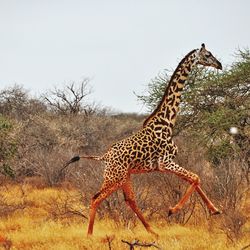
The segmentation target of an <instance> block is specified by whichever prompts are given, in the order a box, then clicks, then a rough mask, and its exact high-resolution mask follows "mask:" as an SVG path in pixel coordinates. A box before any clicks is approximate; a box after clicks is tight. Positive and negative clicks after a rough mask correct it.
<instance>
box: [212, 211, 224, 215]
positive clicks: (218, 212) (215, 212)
mask: <svg viewBox="0 0 250 250" xmlns="http://www.w3.org/2000/svg"><path fill="white" fill-rule="evenodd" d="M218 214H222V212H221V211H220V210H217V211H214V212H212V213H211V215H218Z"/></svg>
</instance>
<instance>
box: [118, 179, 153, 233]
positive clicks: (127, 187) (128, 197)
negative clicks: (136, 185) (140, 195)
mask: <svg viewBox="0 0 250 250" xmlns="http://www.w3.org/2000/svg"><path fill="white" fill-rule="evenodd" d="M122 189H123V194H124V198H125V202H126V203H127V205H128V206H129V207H130V208H131V209H132V210H133V212H134V213H135V214H136V215H137V217H138V218H139V220H140V221H141V222H142V224H143V225H144V227H145V228H146V230H147V231H148V232H149V233H152V234H154V235H155V236H156V237H158V234H157V233H155V232H154V231H153V230H152V229H151V227H150V225H149V224H148V222H146V220H145V218H144V216H143V214H142V212H141V211H140V210H139V208H138V207H137V205H136V202H135V195H134V191H133V188H132V184H131V181H130V180H129V179H128V180H127V182H126V183H125V184H124V185H123V186H122Z"/></svg>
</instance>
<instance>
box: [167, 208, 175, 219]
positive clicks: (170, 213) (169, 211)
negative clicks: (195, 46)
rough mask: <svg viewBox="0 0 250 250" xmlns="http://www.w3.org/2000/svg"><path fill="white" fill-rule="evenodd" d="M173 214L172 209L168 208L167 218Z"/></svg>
mask: <svg viewBox="0 0 250 250" xmlns="http://www.w3.org/2000/svg"><path fill="white" fill-rule="evenodd" d="M173 213H174V212H173V209H172V208H169V210H168V217H170V216H171V215H172V214H173Z"/></svg>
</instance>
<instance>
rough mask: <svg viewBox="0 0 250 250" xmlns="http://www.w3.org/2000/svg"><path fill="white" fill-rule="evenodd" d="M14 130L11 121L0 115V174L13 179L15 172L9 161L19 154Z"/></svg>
mask: <svg viewBox="0 0 250 250" xmlns="http://www.w3.org/2000/svg"><path fill="white" fill-rule="evenodd" d="M14 129H15V128H14V126H13V124H12V123H11V121H9V120H8V119H7V118H5V117H3V116H1V115H0V172H1V173H2V174H4V175H8V176H11V177H13V176H14V172H13V170H12V168H11V166H10V165H9V163H8V161H9V160H10V159H11V158H13V157H14V156H15V154H16V153H17V142H16V138H15V137H14V136H13V132H14Z"/></svg>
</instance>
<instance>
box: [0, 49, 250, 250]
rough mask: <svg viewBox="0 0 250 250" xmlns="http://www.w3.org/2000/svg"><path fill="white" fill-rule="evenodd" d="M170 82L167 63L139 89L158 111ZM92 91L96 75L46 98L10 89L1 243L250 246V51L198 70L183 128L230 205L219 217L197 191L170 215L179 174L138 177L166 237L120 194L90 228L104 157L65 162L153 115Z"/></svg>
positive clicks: (2, 95)
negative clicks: (98, 100) (102, 103)
mask: <svg viewBox="0 0 250 250" xmlns="http://www.w3.org/2000/svg"><path fill="white" fill-rule="evenodd" d="M168 80H169V73H168V71H166V72H165V73H164V74H161V75H160V76H158V77H157V78H155V79H153V80H152V81H151V82H150V83H149V84H148V93H146V94H144V95H140V96H138V98H139V99H140V100H141V101H142V102H143V103H144V104H145V105H146V106H147V107H148V109H149V111H150V112H151V111H152V110H153V109H154V107H155V105H156V104H157V102H158V101H159V99H160V98H161V96H162V94H163V91H164V88H165V86H166V84H167V82H168ZM90 94H91V86H90V82H89V80H88V79H84V80H83V81H82V82H80V83H76V82H72V83H68V84H66V85H65V88H61V89H58V88H54V89H53V90H49V91H48V92H47V93H44V94H42V95H41V96H40V97H33V96H31V94H30V93H29V92H28V91H27V90H25V89H24V88H23V87H22V86H19V85H14V86H11V87H8V88H5V89H1V90H0V182H1V187H0V218H1V220H0V247H2V248H5V249H10V248H11V249H129V248H130V249H132V248H131V247H132V244H134V248H135V249H137V248H138V249H139V248H141V249H143V248H144V247H143V246H139V245H140V244H141V245H145V247H146V245H147V244H148V245H150V244H151V245H152V246H151V248H152V249H153V248H156V247H159V248H161V249H244V247H245V249H246V247H249V244H250V241H249V235H250V234H249V232H250V222H249V211H250V198H249V193H250V191H249V181H250V180H249V173H250V147H249V145H250V126H249V125H250V118H249V117H250V96H249V95H250V53H249V51H248V50H242V51H241V50H239V51H238V52H237V55H236V57H235V62H234V63H233V64H232V65H230V66H228V67H227V68H226V69H224V70H223V71H222V72H216V71H210V70H204V69H202V68H197V69H196V70H195V71H194V73H193V74H192V75H191V77H190V78H189V80H188V83H187V84H186V88H185V90H184V92H183V102H182V106H181V112H180V115H179V117H178V121H177V124H176V129H175V141H176V143H177V145H178V147H179V154H178V156H177V159H176V161H178V163H179V164H180V165H181V166H183V167H185V168H187V169H190V170H192V171H193V172H195V173H197V174H198V175H199V176H200V178H201V181H202V187H203V188H204V190H205V191H206V193H207V194H208V195H209V197H210V198H211V199H212V200H213V201H214V203H215V204H216V205H217V206H218V207H219V208H220V209H221V210H222V212H223V213H222V214H221V215H218V216H214V217H211V216H210V215H209V212H208V211H207V209H206V207H205V206H204V204H203V203H202V201H201V200H200V199H199V197H198V196H197V195H196V194H194V195H193V196H192V197H191V199H190V201H189V202H188V204H187V205H186V206H185V207H184V209H183V210H182V211H180V212H179V213H178V214H176V215H173V216H172V217H167V212H168V207H169V206H171V205H174V204H176V203H177V201H178V200H179V199H180V197H181V195H182V194H183V193H184V192H185V190H186V188H187V184H186V183H185V182H183V181H182V180H180V179H178V178H177V177H176V176H173V175H169V174H165V175H164V174H159V173H151V174H144V175H135V176H134V177H133V182H134V189H135V193H136V194H137V196H138V197H137V201H138V206H139V207H140V208H141V210H142V211H143V213H144V214H145V216H146V218H147V219H148V220H149V221H150V222H151V224H152V227H153V228H154V229H155V231H156V232H157V233H158V234H159V238H158V239H156V238H154V237H153V236H152V235H149V234H148V233H147V232H146V231H145V230H144V228H143V227H142V226H141V224H140V223H139V221H138V220H137V219H136V218H135V216H134V214H133V213H132V212H131V211H130V210H129V209H128V208H127V207H126V205H125V202H124V198H123V194H122V193H120V192H117V193H115V194H113V195H112V196H111V197H110V198H109V199H107V200H106V201H104V202H103V204H102V205H101V207H100V209H99V210H98V218H97V222H96V227H95V231H94V236H93V237H91V238H87V237H86V236H85V234H86V228H87V222H88V206H89V202H90V199H91V196H92V195H93V194H95V193H96V191H97V190H98V189H99V187H100V185H101V183H102V171H103V165H102V164H100V163H97V162H93V161H88V160H83V161H81V162H79V163H75V164H72V165H69V166H68V167H66V168H65V167H64V166H65V163H66V162H67V161H68V160H69V159H70V158H72V156H74V155H77V154H97V155H98V154H101V153H103V152H104V151H105V149H106V148H107V147H108V146H109V145H111V144H112V142H115V141H117V140H119V139H122V138H124V137H126V136H128V135H130V134H132V133H133V132H134V131H136V130H137V129H139V128H140V127H141V125H142V122H143V120H144V119H145V116H144V115H138V114H120V113H116V112H112V110H109V109H106V108H102V107H99V106H98V105H96V104H95V103H90V102H88V101H87V100H88V96H89V95H90ZM232 127H235V128H237V129H236V133H235V130H234V132H233V133H232V130H230V129H231V128H232ZM122 240H123V241H124V242H122ZM136 240H138V241H136ZM125 241H126V242H127V243H126V242H125ZM129 244H130V245H129ZM148 247H150V246H148Z"/></svg>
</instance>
